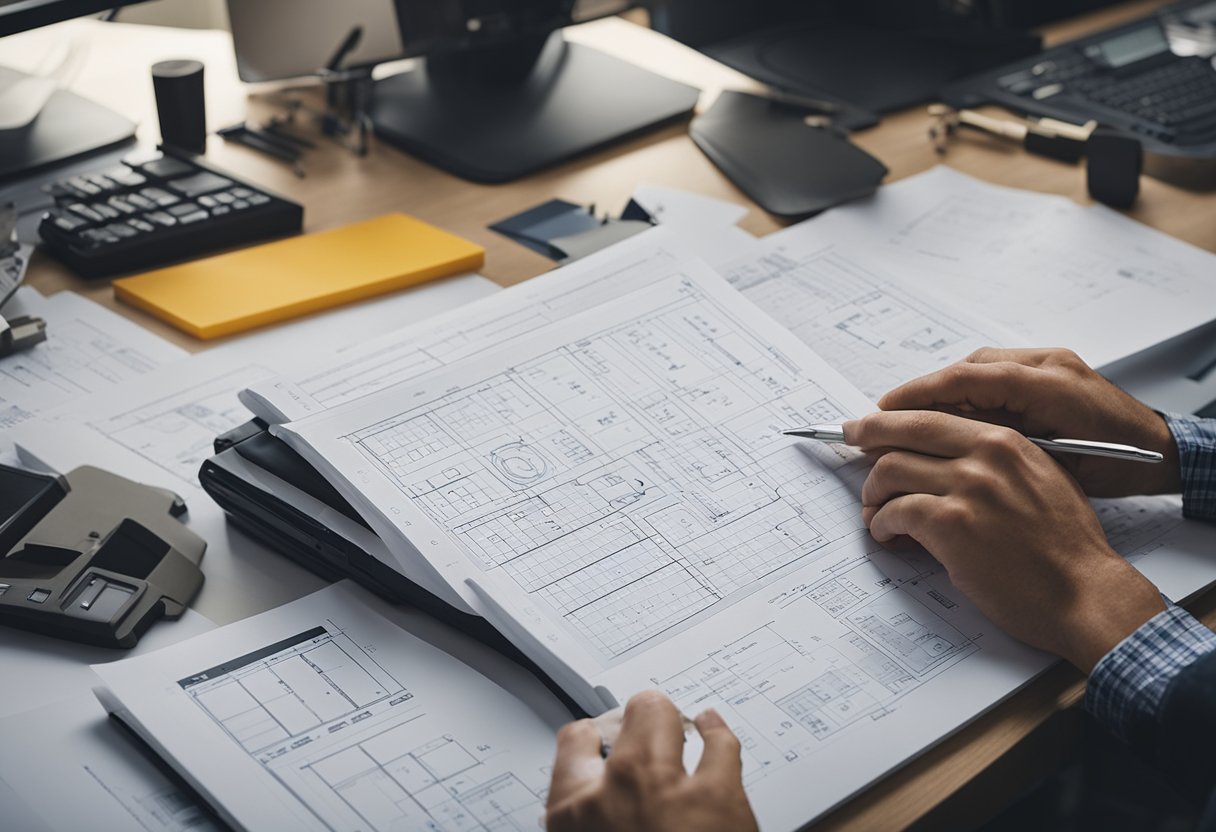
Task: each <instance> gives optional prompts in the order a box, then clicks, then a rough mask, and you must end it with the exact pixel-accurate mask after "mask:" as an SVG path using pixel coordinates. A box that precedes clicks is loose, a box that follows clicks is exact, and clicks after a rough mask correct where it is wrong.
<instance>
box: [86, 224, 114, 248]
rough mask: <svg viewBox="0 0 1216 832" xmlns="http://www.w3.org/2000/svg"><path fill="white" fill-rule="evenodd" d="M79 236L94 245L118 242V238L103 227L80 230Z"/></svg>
mask: <svg viewBox="0 0 1216 832" xmlns="http://www.w3.org/2000/svg"><path fill="white" fill-rule="evenodd" d="M80 236H81V238H82V239H83V240H85V241H86V242H89V243H93V244H94V245H107V244H109V243H117V242H118V238H117V237H115V236H114V235H113V234H111V233H110V232H109V231H106V230H105V229H104V228H89V229H86V230H85V231H81V232H80Z"/></svg>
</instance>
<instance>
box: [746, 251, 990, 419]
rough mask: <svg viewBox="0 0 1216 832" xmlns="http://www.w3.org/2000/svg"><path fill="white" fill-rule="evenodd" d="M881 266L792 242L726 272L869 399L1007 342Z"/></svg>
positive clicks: (849, 254) (748, 294)
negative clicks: (887, 275)
mask: <svg viewBox="0 0 1216 832" xmlns="http://www.w3.org/2000/svg"><path fill="white" fill-rule="evenodd" d="M887 268H888V267H886V266H883V265H880V264H879V263H877V262H875V263H870V262H866V261H864V260H862V259H860V258H859V257H858V256H857V255H856V254H855V253H849V252H846V251H845V250H843V249H841V248H839V247H836V246H828V247H819V248H817V249H815V248H811V249H810V250H802V249H800V248H799V247H798V246H797V245H795V244H794V242H793V241H791V242H790V244H788V245H772V244H770V245H769V246H767V248H766V250H765V251H764V252H763V253H761V254H760V255H758V256H756V257H753V258H749V259H747V260H745V261H743V262H738V263H735V264H732V265H731V266H729V267H728V268H727V269H726V272H725V277H726V278H727V279H728V280H729V281H730V282H731V284H732V285H733V286H734V287H735V288H736V289H738V290H739V291H741V292H742V293H743V294H744V295H745V296H746V297H747V298H748V299H749V300H751V301H752V302H753V303H755V304H756V305H757V306H759V307H760V308H761V309H763V310H764V311H766V312H768V313H769V314H770V315H772V316H773V318H775V319H776V320H777V321H779V322H780V323H781V324H783V325H784V326H785V327H786V328H787V329H789V330H790V331H791V332H793V333H794V334H795V335H797V336H798V337H799V338H800V339H801V340H802V341H804V342H805V343H806V344H807V345H808V346H810V347H811V348H812V349H813V350H815V351H816V352H818V353H819V354H820V355H821V356H823V357H824V358H825V359H827V361H828V362H829V363H830V364H832V366H834V367H836V368H837V369H838V370H840V372H841V375H843V376H844V377H845V378H847V379H848V380H849V381H851V382H853V384H855V385H857V387H858V388H859V389H860V390H861V391H862V392H863V393H865V394H866V395H867V396H869V397H870V398H871V399H875V400H877V399H878V398H880V397H881V396H882V395H883V394H884V393H886V392H887V391H888V390H890V389H892V388H893V387H896V386H898V385H899V384H902V383H903V382H905V381H909V380H910V379H913V378H916V377H917V376H921V375H925V374H927V373H930V372H933V371H934V370H937V369H940V368H941V367H944V366H946V365H947V364H952V363H954V362H955V361H959V360H961V359H963V358H965V357H966V356H967V355H968V354H970V353H972V352H974V351H975V350H977V349H979V348H980V347H983V346H1002V345H1011V339H1012V336H1011V335H1010V334H1008V333H1003V332H1001V331H1000V330H999V328H997V327H991V326H989V327H986V328H984V327H981V326H978V325H976V324H974V323H967V322H966V321H967V319H968V318H970V316H967V315H964V314H961V313H959V314H955V313H953V312H952V311H950V307H949V306H948V305H946V304H943V303H940V302H935V301H933V300H931V299H929V298H927V297H924V296H921V297H914V296H912V295H911V294H909V293H907V292H905V291H904V290H902V289H901V288H900V287H899V286H898V285H897V284H893V283H892V282H891V281H890V280H888V279H884V278H883V277H882V276H881V275H882V273H883V272H884V271H885V270H886V269H887Z"/></svg>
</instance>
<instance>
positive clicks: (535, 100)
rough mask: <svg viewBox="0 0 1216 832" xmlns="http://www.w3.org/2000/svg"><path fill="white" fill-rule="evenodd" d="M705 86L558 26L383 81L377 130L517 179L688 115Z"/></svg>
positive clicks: (412, 146) (463, 167) (405, 144)
mask: <svg viewBox="0 0 1216 832" xmlns="http://www.w3.org/2000/svg"><path fill="white" fill-rule="evenodd" d="M698 96H699V91H698V90H696V89H695V88H693V87H689V86H687V85H685V84H681V83H678V82H676V81H672V80H669V79H667V78H663V77H662V76H659V75H655V74H653V73H651V72H647V71H646V70H644V69H640V68H639V67H636V66H634V65H633V64H630V63H627V62H625V61H622V60H619V59H617V58H613V57H611V56H609V55H605V54H604V53H602V52H599V51H596V50H595V49H591V48H590V47H587V46H582V45H580V44H577V43H567V42H566V41H565V39H564V38H563V37H562V36H561V33H560V32H555V33H553V34H552V35H550V36H548V37H547V38H545V39H544V40H542V41H539V42H538V47H537V48H534V49H532V51H531V54H529V53H528V51H527V46H526V45H525V46H523V47H522V48H520V49H516V50H511V51H509V52H507V51H504V52H502V53H499V54H497V55H494V54H486V53H484V52H482V53H481V54H479V53H478V52H455V53H451V54H449V55H446V56H443V57H441V58H436V57H432V58H429V59H428V60H427V61H426V63H425V64H423V66H422V67H420V68H419V69H416V70H412V71H410V72H404V73H402V74H400V75H394V76H391V77H389V78H385V79H383V80H381V81H378V82H376V87H375V92H374V94H373V99H372V105H371V108H370V113H371V118H372V122H373V123H374V124H375V128H376V134H377V135H378V136H379V137H380V138H381V139H382V140H383V141H385V142H388V143H389V144H391V145H395V146H396V147H399V148H401V149H402V150H404V151H406V152H407V153H410V154H413V155H414V156H417V157H419V158H420V159H423V160H425V161H427V162H430V163H431V164H433V165H436V166H438V167H440V168H443V169H444V170H447V171H450V172H451V173H454V174H456V175H457V176H461V177H463V178H465V179H471V180H473V181H475V182H508V181H511V180H513V179H519V178H520V177H523V176H526V175H528V174H530V173H534V172H536V171H538V170H541V169H542V168H546V167H550V166H552V165H555V164H557V163H559V162H564V161H566V160H567V159H571V158H573V157H575V156H578V155H581V154H584V153H588V152H590V151H592V150H596V149H598V148H601V147H604V146H606V145H609V144H612V143H614V142H619V141H622V140H624V139H628V138H631V137H633V136H636V135H638V134H640V133H643V132H645V131H647V130H650V129H651V128H654V127H657V126H659V125H662V124H665V123H667V122H672V121H677V120H679V119H682V118H686V117H688V116H689V115H690V114H691V113H692V110H693V108H694V107H695V106H696V103H697V98H698Z"/></svg>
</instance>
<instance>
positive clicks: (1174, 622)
mask: <svg viewBox="0 0 1216 832" xmlns="http://www.w3.org/2000/svg"><path fill="white" fill-rule="evenodd" d="M1214 650H1216V633H1214V632H1212V631H1211V630H1209V629H1208V628H1207V627H1205V626H1204V625H1203V624H1201V623H1199V622H1198V621H1196V620H1195V619H1194V618H1193V617H1192V616H1191V614H1190V613H1188V612H1187V611H1186V610H1184V609H1182V608H1181V607H1176V606H1174V605H1173V604H1170V605H1169V608H1168V609H1166V610H1165V611H1164V612H1160V613H1158V614H1157V615H1155V616H1153V617H1152V618H1150V619H1149V620H1148V621H1146V622H1144V624H1143V625H1142V626H1141V627H1140V629H1138V630H1136V632H1134V633H1132V634H1131V635H1130V636H1128V637H1127V638H1125V639H1124V640H1123V641H1121V642H1119V644H1118V645H1117V646H1116V647H1115V649H1113V650H1111V651H1110V652H1109V653H1107V654H1106V655H1105V656H1103V657H1102V659H1101V660H1100V661H1099V662H1098V664H1097V665H1096V666H1095V667H1094V669H1093V672H1092V673H1090V675H1089V686H1088V687H1087V688H1086V691H1085V707H1086V709H1087V710H1088V711H1089V712H1090V713H1092V714H1093V715H1094V717H1096V718H1097V720H1098V721H1099V722H1101V723H1102V724H1103V725H1104V726H1106V728H1107V729H1108V730H1110V731H1111V732H1112V733H1114V734H1115V735H1116V736H1118V737H1119V738H1120V739H1122V740H1124V741H1125V742H1127V743H1129V744H1130V745H1132V746H1133V747H1136V748H1142V749H1143V748H1148V747H1149V746H1150V745H1151V743H1152V737H1153V734H1154V730H1153V729H1154V727H1155V726H1156V723H1157V714H1158V711H1159V706H1160V704H1161V699H1162V697H1163V696H1164V695H1165V691H1166V688H1168V687H1169V684H1170V682H1172V681H1173V680H1174V678H1175V677H1177V675H1178V674H1179V673H1180V672H1182V670H1183V669H1184V668H1185V667H1187V665H1189V664H1191V663H1192V662H1194V661H1195V660H1196V659H1198V658H1199V657H1201V656H1204V655H1207V654H1208V653H1211V652H1212V651H1214Z"/></svg>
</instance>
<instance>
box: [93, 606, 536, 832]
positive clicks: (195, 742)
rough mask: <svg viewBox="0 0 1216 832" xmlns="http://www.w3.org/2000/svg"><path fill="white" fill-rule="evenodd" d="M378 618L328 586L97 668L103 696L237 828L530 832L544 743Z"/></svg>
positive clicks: (489, 695)
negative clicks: (166, 647)
mask: <svg viewBox="0 0 1216 832" xmlns="http://www.w3.org/2000/svg"><path fill="white" fill-rule="evenodd" d="M378 606H379V605H378V602H375V601H373V600H372V598H371V596H369V595H367V594H366V593H364V592H363V591H361V590H357V589H355V588H354V587H352V586H350V585H349V584H339V585H335V586H333V587H330V588H327V589H325V590H322V591H321V592H318V593H316V594H314V595H312V596H308V597H306V598H304V599H302V600H300V601H297V602H294V603H292V604H290V605H288V606H286V607H281V608H279V609H277V610H274V611H272V612H269V613H265V614H263V615H261V616H258V617H256V618H254V619H248V620H246V621H242V622H238V623H237V624H235V625H230V626H229V627H228V628H225V629H224V630H223V631H221V632H219V633H217V634H216V636H217V637H216V638H203V639H196V640H194V641H193V642H190V643H189V644H188V645H187V649H182V650H174V651H163V652H162V653H160V654H157V656H156V657H155V658H152V659H150V660H147V661H142V662H134V661H133V662H125V663H119V664H117V665H115V666H113V667H111V666H107V667H105V668H101V669H99V671H98V672H99V674H100V675H101V676H102V677H103V680H104V681H105V682H106V683H107V686H108V687H107V692H106V693H103V694H99V696H101V697H102V699H103V702H105V703H107V706H108V707H110V708H111V710H115V711H118V712H120V713H121V714H123V715H124V718H127V719H129V720H130V722H132V723H133V727H135V728H136V730H137V731H140V732H141V733H142V734H144V735H146V736H152V737H155V739H156V742H157V743H159V745H160V747H162V748H163V749H164V750H165V754H166V756H167V757H169V758H170V759H171V760H172V762H173V763H174V765H175V766H176V767H177V768H178V769H179V770H180V771H181V772H182V773H183V774H184V776H186V777H187V778H188V779H190V780H191V781H192V782H193V783H195V784H196V786H197V787H200V788H201V790H203V791H204V793H206V794H209V795H212V796H213V798H214V801H215V803H216V804H217V805H216V807H215V808H217V810H219V811H220V812H221V814H222V815H223V816H224V817H225V819H226V820H229V822H232V823H233V825H235V826H240V827H242V828H251V829H252V828H285V827H286V826H287V825H288V824H291V825H292V826H293V828H303V829H326V830H361V832H389V831H390V830H393V831H394V832H396V831H397V830H419V832H434V830H487V832H490V831H492V832H531V830H535V829H536V828H537V824H538V823H539V819H540V817H541V815H542V814H543V812H544V798H545V794H546V790H547V788H548V772H549V764H550V762H551V760H552V752H553V743H554V736H553V728H551V727H550V726H549V725H547V724H546V723H545V722H543V721H542V720H541V719H539V718H538V717H537V716H536V715H535V714H533V713H532V712H531V711H530V710H528V709H527V708H526V707H525V706H524V705H523V704H522V703H521V702H519V701H518V700H516V699H515V698H514V697H512V696H511V695H510V694H509V693H507V692H506V691H504V690H502V689H501V688H499V687H497V686H496V685H494V684H493V683H492V682H490V681H488V680H487V679H485V678H484V677H482V676H480V675H479V674H477V673H476V672H474V671H472V670H470V669H469V668H467V667H465V666H464V665H462V664H460V662H458V661H457V660H456V659H453V658H451V657H449V656H447V655H445V654H443V653H441V652H439V651H437V650H435V649H434V648H433V647H430V646H428V645H426V644H424V643H423V642H421V641H418V640H417V639H415V638H414V637H413V636H411V635H409V634H407V633H406V632H404V631H402V630H400V629H398V628H397V627H396V626H395V625H393V624H392V623H390V622H389V621H387V620H385V619H384V618H381V617H380V616H379V615H378V614H377V613H376V612H375V611H373V609H374V608H376V607H378ZM202 761H205V762H202ZM296 822H298V823H299V825H298V826H295V823H296Z"/></svg>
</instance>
